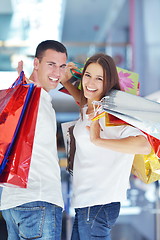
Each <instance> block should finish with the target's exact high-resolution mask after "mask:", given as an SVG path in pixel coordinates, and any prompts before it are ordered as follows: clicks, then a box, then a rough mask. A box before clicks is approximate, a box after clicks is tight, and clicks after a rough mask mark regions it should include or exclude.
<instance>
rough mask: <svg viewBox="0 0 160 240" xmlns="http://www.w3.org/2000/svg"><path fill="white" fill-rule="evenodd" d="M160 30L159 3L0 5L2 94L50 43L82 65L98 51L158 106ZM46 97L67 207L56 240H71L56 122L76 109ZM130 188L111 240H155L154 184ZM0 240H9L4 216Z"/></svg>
mask: <svg viewBox="0 0 160 240" xmlns="http://www.w3.org/2000/svg"><path fill="white" fill-rule="evenodd" d="M159 23H160V0H5V1H4V0H0V89H5V88H8V87H10V85H11V83H13V81H14V80H15V79H16V78H17V72H16V67H17V63H18V61H19V60H23V61H24V72H25V74H26V76H29V74H30V73H31V71H32V66H33V57H34V54H35V48H36V46H37V44H38V43H39V42H41V41H43V40H46V39H55V40H58V41H61V42H62V43H63V44H64V45H65V46H66V47H67V50H68V56H69V57H68V61H74V62H77V63H84V62H85V60H86V58H87V57H89V56H91V55H92V54H94V53H96V52H104V53H107V54H108V55H111V56H112V57H113V58H114V60H115V62H116V65H117V66H118V67H121V68H124V69H127V70H129V71H133V72H136V73H138V74H139V82H140V95H141V96H142V97H146V98H148V99H151V100H154V101H157V102H160V27H159ZM58 88H61V85H59V86H58ZM50 94H51V96H52V97H53V106H54V108H55V110H56V116H57V124H58V133H57V142H58V154H59V159H60V165H61V173H62V187H63V196H64V201H65V212H64V216H63V232H62V240H69V239H70V234H71V229H72V223H73V218H74V209H72V208H71V206H70V196H71V194H72V183H71V182H72V179H71V176H70V175H69V174H68V172H67V171H66V153H65V148H64V141H63V137H62V130H61V123H63V122H67V121H72V120H76V119H77V118H78V115H79V108H78V106H77V104H76V103H75V102H74V101H73V99H72V97H71V96H69V95H67V94H64V93H62V92H60V91H57V89H56V90H53V91H51V92H50ZM130 185H131V188H130V189H129V190H128V198H127V201H125V202H123V203H122V208H121V212H120V217H119V219H118V221H117V223H116V225H115V227H114V228H113V230H112V240H135V239H136V240H160V214H159V213H160V208H159V205H160V196H159V181H157V182H154V183H151V184H145V183H143V182H142V181H141V180H140V179H138V178H136V177H135V176H133V175H131V177H130ZM0 239H1V240H6V239H7V233H6V226H5V223H4V220H3V218H2V217H0Z"/></svg>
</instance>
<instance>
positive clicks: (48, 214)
mask: <svg viewBox="0 0 160 240" xmlns="http://www.w3.org/2000/svg"><path fill="white" fill-rule="evenodd" d="M2 215H3V217H4V219H5V221H6V224H7V230H8V240H22V239H23V240H24V239H30V240H31V239H39V240H60V239H61V229H62V208H61V207H58V206H56V205H54V204H51V203H47V202H41V201H37V202H30V203H26V204H23V205H21V206H18V207H15V208H11V209H7V210H3V211H2Z"/></svg>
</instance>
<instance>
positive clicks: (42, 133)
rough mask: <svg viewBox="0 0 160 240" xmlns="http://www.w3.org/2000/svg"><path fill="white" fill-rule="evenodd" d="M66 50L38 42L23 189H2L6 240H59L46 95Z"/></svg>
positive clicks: (52, 129)
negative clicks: (36, 97)
mask: <svg viewBox="0 0 160 240" xmlns="http://www.w3.org/2000/svg"><path fill="white" fill-rule="evenodd" d="M66 60H67V51H66V48H65V47H64V46H63V45H62V44H61V43H60V42H57V41H54V40H47V41H44V42H41V43H40V44H39V45H38V47H37V49H36V54H35V59H34V70H33V73H32V75H31V77H30V79H31V80H34V81H35V79H32V77H33V75H34V76H35V75H36V76H37V80H36V82H37V84H38V85H40V86H41V87H42V90H41V96H40V103H39V110H38V118H37V124H36V130H35V137H34V144H33V150H32V158H31V165H30V171H29V178H28V186H27V188H26V189H21V188H9V187H8V188H7V187H4V188H3V189H2V195H1V207H0V209H1V210H2V215H3V217H4V219H5V221H6V224H7V230H8V240H20V239H39V240H40V239H43V240H44V239H48V240H51V239H52V240H53V239H55V240H60V239H61V224H62V210H63V199H62V192H61V178H60V167H59V162H58V156H57V144H56V118H55V111H54V109H53V107H52V104H51V97H50V95H49V94H48V91H49V90H51V89H54V88H56V87H57V85H58V83H59V81H60V78H61V77H62V76H63V75H64V74H65V68H66Z"/></svg>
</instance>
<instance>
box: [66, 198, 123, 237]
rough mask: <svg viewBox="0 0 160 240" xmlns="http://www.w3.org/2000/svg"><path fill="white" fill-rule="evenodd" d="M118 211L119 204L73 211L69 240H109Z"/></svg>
mask: <svg viewBox="0 0 160 240" xmlns="http://www.w3.org/2000/svg"><path fill="white" fill-rule="evenodd" d="M119 211H120V203H119V202H114V203H110V204H106V205H98V206H93V207H86V208H77V209H75V212H76V215H75V220H74V224H73V230H72V236H71V240H110V239H111V236H110V231H111V228H112V226H113V225H114V224H115V222H116V219H117V218H118V216H119Z"/></svg>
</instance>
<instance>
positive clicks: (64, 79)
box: [60, 62, 77, 85]
mask: <svg viewBox="0 0 160 240" xmlns="http://www.w3.org/2000/svg"><path fill="white" fill-rule="evenodd" d="M71 69H77V67H76V65H75V64H74V63H73V62H69V63H68V64H67V66H66V71H65V74H64V75H63V76H62V77H61V78H60V83H62V84H63V85H65V83H66V82H68V80H69V79H71V77H72V73H71Z"/></svg>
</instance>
